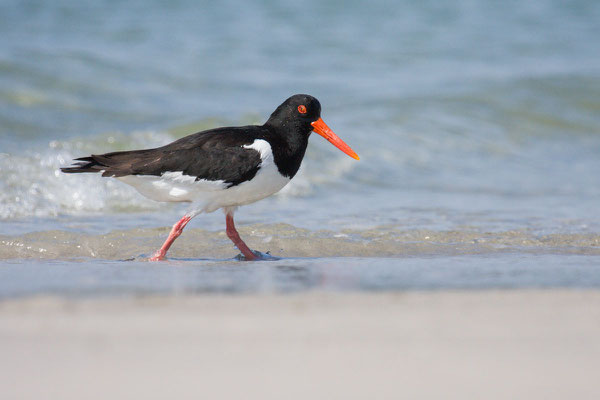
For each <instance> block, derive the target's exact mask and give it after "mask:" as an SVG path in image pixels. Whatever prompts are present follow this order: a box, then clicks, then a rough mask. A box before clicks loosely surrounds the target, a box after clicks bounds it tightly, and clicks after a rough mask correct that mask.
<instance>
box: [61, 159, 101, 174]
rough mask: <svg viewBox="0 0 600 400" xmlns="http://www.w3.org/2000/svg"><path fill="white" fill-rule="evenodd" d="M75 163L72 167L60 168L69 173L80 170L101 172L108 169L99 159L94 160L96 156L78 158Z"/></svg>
mask: <svg viewBox="0 0 600 400" xmlns="http://www.w3.org/2000/svg"><path fill="white" fill-rule="evenodd" d="M74 161H79V162H76V163H74V164H73V165H72V166H70V167H64V168H61V169H60V170H61V171H62V172H64V173H67V174H76V173H80V172H100V171H103V170H106V165H102V164H101V163H99V162H98V161H96V160H94V156H90V157H81V158H76V159H75V160H74Z"/></svg>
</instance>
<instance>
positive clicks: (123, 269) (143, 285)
mask: <svg viewBox="0 0 600 400" xmlns="http://www.w3.org/2000/svg"><path fill="white" fill-rule="evenodd" d="M0 273H1V274H2V277H3V279H2V281H1V282H0V299H2V298H14V297H21V296H27V295H33V294H37V295H40V294H43V295H57V294H60V295H68V296H77V297H82V296H83V297H89V296H94V297H96V296H107V295H110V296H116V295H117V296H140V295H155V294H160V295H165V294H166V295H186V294H187V295H189V294H200V293H222V294H232V293H255V294H266V293H293V292H306V291H314V290H318V291H393V290H436V289H490V288H496V289H497V288H501V289H517V288H519V289H522V288H557V287H560V288H578V289H582V288H596V289H597V288H600V264H599V263H598V262H597V256H595V257H591V256H582V255H558V256H557V255H524V254H514V253H510V254H504V255H502V256H497V255H470V256H444V257H435V256H432V257H402V258H397V257H393V258H360V257H345V258H290V259H283V260H278V261H269V262H266V261H265V262H258V263H256V262H254V263H249V262H237V261H234V260H190V259H187V260H181V259H180V260H170V261H167V262H163V263H147V262H139V261H120V262H119V261H95V262H89V261H81V262H72V261H69V262H65V261H54V260H46V261H43V262H39V261H34V260H31V259H29V260H11V261H7V262H4V263H3V264H2V265H1V266H0Z"/></svg>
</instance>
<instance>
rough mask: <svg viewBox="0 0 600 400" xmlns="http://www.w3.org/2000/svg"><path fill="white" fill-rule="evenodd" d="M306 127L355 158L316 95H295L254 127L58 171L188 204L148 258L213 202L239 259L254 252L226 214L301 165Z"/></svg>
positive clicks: (82, 161) (277, 185)
mask: <svg viewBox="0 0 600 400" xmlns="http://www.w3.org/2000/svg"><path fill="white" fill-rule="evenodd" d="M313 130H314V131H315V132H317V133H318V134H319V135H321V136H323V137H324V138H325V139H327V140H328V141H329V142H331V143H332V144H333V145H334V146H336V147H337V148H338V149H340V150H342V151H343V152H344V153H346V154H347V155H349V156H350V157H352V158H354V159H356V160H358V159H359V158H358V155H357V154H356V153H355V152H354V151H353V150H352V149H351V148H350V147H349V146H348V145H347V144H346V143H344V142H343V141H342V140H341V139H340V138H339V137H338V136H337V135H336V134H335V133H333V131H332V130H331V129H330V128H329V127H328V126H327V125H326V124H325V122H323V120H322V119H321V104H320V103H319V101H318V100H317V99H316V98H314V97H312V96H309V95H306V94H297V95H294V96H292V97H290V98H288V99H287V100H286V101H284V102H283V103H282V104H281V105H280V106H279V107H277V109H276V110H275V111H274V112H273V114H271V116H270V117H269V119H268V120H267V122H265V124H264V125H261V126H258V125H251V126H240V127H226V128H216V129H210V130H206V131H202V132H198V133H194V134H192V135H189V136H186V137H184V138H181V139H179V140H176V141H174V142H173V143H170V144H168V145H166V146H162V147H158V148H154V149H146V150H132V151H119V152H114V153H106V154H100V155H95V154H94V155H91V156H89V157H82V158H77V159H75V161H78V162H76V163H74V164H73V166H71V167H67V168H61V170H62V171H63V172H66V173H80V172H99V173H101V174H102V176H105V177H115V178H117V179H119V180H121V181H122V182H125V183H127V184H129V185H131V186H133V187H134V188H136V189H137V190H138V191H139V192H140V193H141V194H142V195H144V196H146V197H148V198H150V199H153V200H156V201H171V202H192V203H193V206H192V207H191V209H190V211H189V212H187V213H186V214H185V215H184V216H183V218H181V220H179V221H178V222H177V223H176V224H175V225H173V228H172V229H171V232H170V233H169V237H168V238H167V240H166V241H165V243H164V244H163V245H162V247H161V248H160V249H159V250H158V251H157V252H156V253H155V254H154V255H153V256H152V257H151V258H150V259H149V260H150V261H158V260H163V259H164V258H165V255H166V253H167V251H168V250H169V247H171V244H173V241H175V239H176V238H177V237H179V235H181V232H182V231H183V228H184V227H185V226H186V225H187V223H188V222H190V220H191V219H192V218H194V217H195V216H196V215H198V214H200V213H203V212H207V213H208V212H213V211H215V210H218V209H219V208H221V209H223V211H224V212H225V221H226V227H227V229H226V232H227V236H228V237H229V238H230V239H231V240H232V241H233V243H234V244H235V245H236V246H237V248H238V249H239V250H240V251H241V252H242V254H243V256H244V258H245V259H246V260H256V259H259V258H260V257H261V255H260V253H259V252H253V251H252V250H250V249H249V248H248V246H247V245H246V244H245V243H244V241H243V240H242V239H241V238H240V235H239V234H238V232H237V231H236V229H235V225H234V223H233V213H234V211H235V210H236V209H237V207H238V206H243V205H246V204H250V203H254V202H255V201H258V200H261V199H264V198H265V197H268V196H270V195H272V194H274V193H276V192H278V191H279V190H281V189H282V188H283V187H284V186H285V185H287V184H288V183H289V182H290V180H291V179H292V178H293V177H294V175H296V172H298V169H299V168H300V163H301V162H302V158H303V157H304V152H305V151H306V147H307V145H308V137H309V136H310V134H311V132H312V131H313Z"/></svg>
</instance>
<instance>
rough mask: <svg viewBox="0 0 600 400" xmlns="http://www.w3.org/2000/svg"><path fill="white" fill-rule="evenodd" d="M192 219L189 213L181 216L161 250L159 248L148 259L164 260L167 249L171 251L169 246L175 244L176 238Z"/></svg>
mask: <svg viewBox="0 0 600 400" xmlns="http://www.w3.org/2000/svg"><path fill="white" fill-rule="evenodd" d="M191 219H192V217H190V216H189V215H186V216H184V217H183V218H181V219H180V220H179V222H177V223H176V224H175V225H173V229H171V233H169V237H168V238H167V240H165V243H163V245H162V247H161V248H160V250H158V251H157V252H156V253H154V255H153V256H152V257H151V258H149V259H148V261H161V260H164V259H165V255H166V254H167V251H169V247H171V245H172V244H173V242H174V241H175V239H177V238H178V237H179V235H181V232H183V228H185V226H186V225H187V223H188V222H190V220H191Z"/></svg>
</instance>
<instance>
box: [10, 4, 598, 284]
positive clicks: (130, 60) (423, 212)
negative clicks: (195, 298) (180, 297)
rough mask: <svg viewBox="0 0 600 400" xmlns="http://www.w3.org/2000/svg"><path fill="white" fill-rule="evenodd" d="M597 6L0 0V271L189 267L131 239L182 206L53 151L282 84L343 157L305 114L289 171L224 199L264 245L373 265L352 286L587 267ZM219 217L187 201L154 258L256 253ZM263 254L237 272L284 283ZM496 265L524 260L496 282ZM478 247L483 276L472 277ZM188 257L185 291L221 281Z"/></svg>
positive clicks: (222, 109)
mask: <svg viewBox="0 0 600 400" xmlns="http://www.w3.org/2000/svg"><path fill="white" fill-rule="evenodd" d="M598 21H600V3H598V2H596V1H572V2H555V1H544V0H542V1H536V2H518V1H510V2H502V3H498V2H492V1H481V2H472V1H467V0H460V1H455V2H448V3H446V2H443V3H439V2H409V1H400V2H395V3H390V2H385V1H371V2H342V1H313V0H306V1H303V2H294V3H290V4H284V3H279V2H271V1H256V2H242V1H228V2H219V3H215V4H200V3H198V2H193V1H188V0H180V1H176V2H162V1H150V2H141V1H139V2H138V1H132V2H126V3H123V4H121V3H110V4H107V3H105V4H101V3H98V2H94V1H88V0H83V1H78V2H75V1H72V2H70V1H57V2H42V1H40V2H36V1H30V2H22V1H5V2H2V4H0V273H1V274H3V276H4V278H2V279H1V281H2V285H9V286H10V285H12V286H10V289H8V286H4V289H2V293H4V294H7V293H11V294H18V293H20V292H22V293H30V292H31V291H32V290H33V289H32V288H39V291H40V292H43V291H44V290H45V289H43V288H44V287H45V288H46V289H49V288H51V287H54V286H52V285H51V284H49V286H44V285H42V284H40V282H53V281H54V280H55V279H56V276H60V277H61V279H62V280H63V281H64V282H65V284H64V285H65V287H67V288H69V287H70V288H73V287H76V286H77V285H76V282H79V281H78V279H79V278H78V276H81V274H89V275H90V276H91V277H92V278H93V277H94V276H96V277H97V279H99V282H106V280H103V279H101V278H100V277H99V276H100V275H98V274H95V273H94V271H99V270H101V271H103V272H102V274H108V275H109V276H110V277H111V278H110V279H114V280H116V281H118V279H119V276H121V275H120V274H121V273H123V274H126V275H127V274H128V272H127V271H131V274H130V275H128V278H123V279H124V281H125V282H127V284H126V285H125V286H126V287H128V288H131V290H132V291H135V290H138V289H139V290H142V291H143V290H145V289H144V288H146V289H147V290H152V288H153V287H156V285H158V284H157V282H158V281H159V280H161V279H163V276H162V275H161V274H163V273H165V272H164V271H171V273H172V274H174V276H175V278H173V279H179V278H177V277H182V276H186V275H185V274H194V272H189V271H188V270H185V271H186V272H185V273H184V274H183V275H182V273H181V271H182V270H181V269H178V267H175V266H173V265H172V264H169V263H167V264H164V266H162V267H160V266H159V267H152V268H147V269H142V265H146V264H143V263H142V261H140V260H142V259H143V257H144V256H145V255H148V254H149V253H151V252H152V249H154V248H155V247H156V246H159V245H160V242H161V241H162V240H164V238H165V237H166V234H167V233H168V228H167V227H169V226H171V225H172V224H173V223H174V222H176V221H177V220H178V219H179V218H180V216H181V215H182V214H183V213H185V211H186V205H173V204H160V203H155V202H153V201H151V200H148V199H145V198H144V197H142V196H141V195H139V194H138V193H137V192H136V191H135V190H133V189H132V188H130V187H128V186H126V185H124V184H122V183H121V182H118V181H116V180H112V179H106V178H101V177H99V176H96V175H65V174H62V173H60V172H59V168H60V167H61V166H65V165H68V164H70V162H71V160H72V159H73V158H75V157H80V156H87V155H89V154H91V153H95V154H98V153H103V152H109V151H119V150H127V149H136V148H138V149H139V148H148V147H155V146H160V145H164V144H166V143H169V142H170V141H173V140H175V139H177V138H179V137H182V136H185V135H186V134H189V133H193V132H196V131H199V130H203V129H208V128H211V127H216V126H224V125H242V124H261V123H263V122H264V121H265V120H266V119H267V118H268V116H269V114H270V113H271V112H272V111H273V110H274V109H275V107H276V106H277V105H279V104H280V103H281V102H282V101H283V100H284V99H285V98H287V97H288V96H290V95H292V94H295V93H309V94H312V95H314V96H316V97H317V98H318V99H319V100H320V101H321V104H322V108H323V112H322V117H323V119H324V120H325V121H326V123H327V124H328V125H329V126H330V127H331V128H332V129H333V130H334V131H335V132H336V133H337V134H338V135H339V136H340V137H341V138H342V139H344V140H345V141H346V142H347V143H348V144H349V145H350V146H351V147H352V148H353V149H354V150H355V151H356V152H357V153H358V154H359V155H360V156H361V160H360V161H355V160H352V159H351V158H349V157H347V156H345V155H344V154H343V153H341V152H339V151H338V150H337V149H335V148H334V147H332V146H331V145H330V144H328V143H327V142H326V141H324V140H322V138H320V137H319V136H316V135H313V137H311V140H310V145H309V148H308V150H307V155H306V157H305V160H304V162H303V166H302V168H301V170H300V172H299V174H298V176H296V177H295V178H294V180H293V181H292V183H291V184H290V185H288V187H286V188H285V189H284V190H282V192H281V193H279V194H278V195H276V196H273V197H272V198H269V199H266V200H263V201H261V202H259V203H256V204H253V205H250V206H245V207H242V208H241V209H240V210H239V211H238V213H237V214H236V222H237V225H238V226H239V227H240V228H241V229H240V231H241V232H242V236H243V237H244V238H245V239H246V240H247V241H248V243H249V244H252V245H253V246H254V247H256V248H257V249H258V250H260V251H265V252H266V251H270V252H271V254H273V255H275V256H278V257H280V258H281V260H279V261H277V265H281V266H284V267H285V268H292V270H294V269H293V268H295V267H297V268H300V269H301V270H302V268H304V271H305V273H306V274H308V275H311V274H313V273H314V270H315V269H316V270H317V271H320V272H319V273H324V272H323V271H329V270H330V269H334V270H336V271H345V273H347V274H349V275H350V276H351V277H350V281H351V282H362V279H363V278H364V276H368V277H369V278H368V279H372V280H374V281H376V280H377V279H379V280H380V282H379V284H377V283H376V282H375V283H373V282H372V283H369V285H363V284H356V285H354V287H355V288H357V289H364V288H365V287H371V288H377V287H380V288H388V289H399V288H403V287H406V286H407V285H408V286H409V287H415V288H419V287H444V285H447V287H456V286H463V287H477V286H478V285H480V286H482V287H483V286H485V287H489V286H492V287H493V286H494V282H496V283H497V286H498V287H505V286H507V285H508V286H515V287H520V286H523V285H533V286H535V285H551V286H553V285H554V286H561V285H567V286H568V285H575V286H577V285H579V286H588V285H593V286H598V282H597V281H598V279H597V278H594V277H597V274H596V272H597V271H596V268H598V264H599V263H600V258H599V257H598V256H599V255H600V173H599V171H600V46H598V45H597V40H595V38H598V37H600V24H599V23H598ZM223 228H224V218H223V215H222V214H221V213H220V212H215V213H213V214H209V215H201V216H198V217H196V218H195V219H194V220H193V221H192V222H191V223H190V225H189V228H188V229H189V232H187V231H186V232H185V233H184V235H183V236H182V237H181V238H180V239H178V241H177V242H176V243H175V245H174V246H173V252H172V257H173V258H175V260H174V261H171V263H173V262H175V263H178V265H180V264H184V265H187V266H189V267H190V268H192V269H194V268H197V269H198V271H205V270H206V268H207V267H206V265H205V264H206V263H209V264H211V263H215V265H221V266H222V265H228V266H233V267H234V268H241V270H242V271H246V272H236V273H241V274H247V273H248V274H251V271H252V270H251V269H248V268H249V267H247V266H243V267H242V266H240V264H243V263H240V262H238V261H235V260H234V259H233V257H234V256H235V255H236V253H237V252H236V251H235V250H234V249H233V247H232V245H231V244H230V242H228V239H227V237H226V236H225V235H224V234H223V232H222V231H223ZM128 259H133V260H134V261H128V262H125V261H119V260H128ZM457 260H459V261H457ZM265 264H266V265H263V266H261V267H260V268H259V269H257V270H256V274H258V275H256V276H252V277H248V278H247V279H249V282H255V281H256V280H257V279H258V280H259V281H260V279H262V278H261V277H264V276H265V275H264V273H263V272H260V271H263V270H264V269H267V270H269V269H271V270H270V271H271V274H275V275H273V276H276V277H284V278H282V279H284V280H283V281H281V282H280V283H279V284H276V285H275V287H283V288H285V287H288V286H286V285H287V283H286V282H287V281H285V279H287V277H289V276H288V275H286V274H277V273H276V272H277V271H279V270H278V269H277V268H279V267H277V266H276V265H275V264H273V263H265ZM211 265H212V264H211ZM59 266H60V267H59ZM415 266H421V267H422V268H421V267H415ZM511 266H513V267H514V268H522V269H524V270H527V271H529V272H530V273H531V274H533V275H529V276H528V277H527V278H523V279H521V278H520V277H521V275H519V274H513V275H511V276H513V278H514V279H512V280H510V284H507V283H506V280H503V279H501V276H502V275H503V274H506V273H510V271H511V269H510V267H511ZM544 266H547V268H544ZM105 267H106V268H105ZM57 268H58V269H57ZM447 268H450V270H451V272H452V273H455V274H458V275H459V276H462V277H463V278H464V279H462V280H459V281H458V282H462V283H460V284H458V283H457V280H456V279H454V278H452V277H449V276H448V275H447V274H446V273H445V271H448V270H447ZM452 268H454V269H453V270H452ZM478 268H481V271H484V270H486V268H491V270H493V271H495V272H494V273H493V274H492V275H491V276H495V275H494V274H497V275H499V276H500V278H498V280H497V281H495V280H494V279H488V280H486V281H485V283H483V281H482V280H478V279H471V278H469V277H471V276H472V275H470V273H468V271H479V270H478ZM578 268H579V269H578ZM581 268H583V270H584V271H585V273H583V272H581V271H582V270H581ZM142 270H143V271H144V273H146V274H148V275H147V277H146V278H142V273H141V271H142ZM209 270H210V271H213V269H209ZM407 270H410V271H414V273H415V274H417V275H418V274H420V273H422V274H423V276H417V277H416V278H415V279H412V280H411V279H410V278H409V277H407V275H406V274H405V273H404V272H403V271H407ZM488 270H490V269H488ZM40 271H44V273H43V274H40ZM61 271H62V272H61ZM111 271H112V272H111ZM124 271H125V272H124ZM156 271H162V272H156ZM224 271H226V272H227V273H232V274H235V273H233V272H231V271H232V269H230V268H225V269H224ZM286 271H287V270H286ZM367 271H368V272H367ZM378 271H379V272H381V273H379V272H378ZM390 271H391V272H390ZM461 271H462V272H464V273H463V274H461ZM411 273H413V272H411ZM19 274H22V275H21V276H20V277H19ZM55 274H56V275H55ZM198 274H200V275H197V276H196V277H195V279H196V280H195V281H194V282H196V285H192V284H190V285H191V286H190V288H192V289H190V290H200V289H198V288H204V289H206V290H210V288H211V287H213V286H214V287H215V288H216V287H219V286H218V284H213V285H212V286H211V285H210V284H208V283H206V282H211V281H210V279H209V278H206V277H203V276H202V274H201V273H200V272H198ZM219 274H220V273H219ZM364 274H367V275H364ZM589 274H591V275H592V276H590V275H589ZM33 275H36V276H38V279H35V280H34V281H35V282H34V281H31V283H28V282H30V280H29V279H23V278H24V277H30V276H33ZM267 275H268V274H267ZM103 276H104V275H103ZM269 276H271V275H269ZM273 276H271V277H270V278H268V279H275V278H273ZM334 276H338V275H336V274H334ZM352 276H353V277H352ZM411 276H412V275H411ZM8 277H10V281H11V282H13V283H12V284H11V283H6V282H7V280H9V279H8ZM42 277H43V278H42ZM132 277H133V278H132ZM436 277H437V278H436ZM535 277H537V278H535ZM434 278H436V279H437V280H435V279H434ZM204 279H208V281H206V282H204ZM432 279H433V280H434V281H435V282H433V281H432ZM346 281H347V280H344V282H346ZM36 282H37V283H36ZM69 282H70V283H69ZM136 282H137V283H136ZM203 282H204V283H203ZM407 282H413V283H414V284H413V285H411V284H409V283H407ZM432 282H433V283H432ZM574 282H576V283H574ZM288 283H289V282H288ZM15 285H16V286H15ZM107 285H108V284H107ZM340 285H341V286H344V284H343V283H340V284H339V285H338V284H328V285H325V286H323V288H332V287H337V286H340ZM100 286H101V287H102V285H100ZM108 286H110V285H108ZM108 286H107V287H108ZM308 286H309V287H311V288H314V286H311V285H308ZM15 287H17V289H15ZM83 287H85V285H84V286H83ZM167 287H168V285H167ZM183 287H184V288H186V287H188V286H185V285H183ZM236 287H238V288H240V290H242V289H244V288H246V289H249V290H263V289H264V288H265V287H273V286H269V285H266V286H265V285H263V284H256V285H254V284H248V285H246V286H244V285H241V286H239V285H238V286H236ZM344 287H346V286H344ZM350 287H352V285H350ZM19 288H20V289H19ZM135 288H138V289H135ZM194 288H195V289H194ZM207 288H208V289H207ZM261 288H262V289H261ZM204 289H202V290H204ZM36 290H37V289H36ZM160 290H164V286H163V287H162V289H160ZM34 292H35V290H34ZM2 293H0V294H2Z"/></svg>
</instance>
